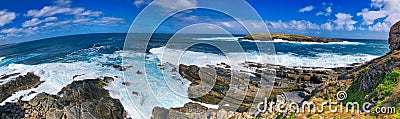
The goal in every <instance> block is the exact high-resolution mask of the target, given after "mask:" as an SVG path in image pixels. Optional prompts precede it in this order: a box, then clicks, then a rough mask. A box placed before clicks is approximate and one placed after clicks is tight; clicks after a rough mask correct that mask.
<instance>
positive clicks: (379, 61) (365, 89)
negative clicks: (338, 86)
mask: <svg viewBox="0 0 400 119" xmlns="http://www.w3.org/2000/svg"><path fill="white" fill-rule="evenodd" d="M399 27H400V22H397V23H396V24H395V25H394V26H392V28H391V31H390V37H389V43H390V49H391V50H392V51H391V52H389V53H387V54H386V55H384V56H381V57H379V58H376V59H373V60H371V61H369V62H367V63H365V64H363V65H361V66H359V67H357V68H356V69H354V70H351V71H349V72H348V73H344V74H342V75H341V76H340V77H339V79H340V80H354V81H353V83H352V85H351V87H350V88H349V90H348V91H347V92H348V93H349V94H351V95H352V94H355V93H357V94H358V96H350V98H349V99H348V101H360V100H359V98H363V99H365V100H362V101H371V100H373V101H371V102H377V100H379V99H382V98H383V99H384V98H386V97H388V98H389V97H390V95H385V96H383V97H382V96H380V95H377V94H376V92H377V90H376V89H377V88H379V87H382V86H389V84H383V83H384V82H387V81H386V80H394V81H389V82H393V83H395V84H397V82H396V80H397V79H393V78H395V75H396V71H397V72H398V71H399V70H400V51H399V50H398V49H399V48H400V47H399V45H400V41H399V40H400V37H399V35H398V34H396V33H397V32H398V30H399ZM392 75H394V76H392ZM381 84H383V85H381ZM395 84H393V85H395ZM395 90H398V89H396V88H395ZM388 91H389V92H393V91H391V90H390V89H388ZM399 95H400V94H399ZM386 102H387V101H386ZM396 104H397V103H396Z"/></svg>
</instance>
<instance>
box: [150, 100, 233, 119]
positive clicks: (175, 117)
mask: <svg viewBox="0 0 400 119" xmlns="http://www.w3.org/2000/svg"><path fill="white" fill-rule="evenodd" d="M232 116H233V112H232V113H229V112H228V111H226V110H224V109H208V108H207V107H204V106H202V105H200V104H197V103H192V102H189V103H186V104H185V105H184V106H183V107H180V108H171V109H166V108H162V107H155V108H153V112H152V118H153V119H227V118H230V117H232Z"/></svg>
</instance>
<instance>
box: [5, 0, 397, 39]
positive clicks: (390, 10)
mask: <svg viewBox="0 0 400 119" xmlns="http://www.w3.org/2000/svg"><path fill="white" fill-rule="evenodd" d="M231 1H232V0H231ZM152 2H153V3H152ZM202 2H203V3H202ZM236 2H237V1H235V0H233V1H232V2H230V1H228V2H225V3H224V4H218V5H220V6H221V7H224V8H230V10H231V11H233V12H243V13H246V11H241V10H242V8H243V7H246V6H242V5H236V4H234V3H236ZM246 2H248V3H249V4H250V5H251V7H253V8H254V9H255V10H256V11H257V12H258V14H260V16H261V17H262V20H263V22H264V23H265V24H266V26H267V27H268V29H269V30H270V32H279V33H293V34H303V35H312V36H322V37H335V38H360V39H386V38H387V34H388V31H389V28H390V26H391V25H392V24H394V23H395V22H396V21H398V20H400V7H399V6H400V0H357V1H354V2H349V1H348V0H300V1H299V0H247V1H246ZM201 4H214V3H204V1H200V0H199V1H198V0H158V1H156V2H155V1H153V0H57V1H51V0H39V1H33V0H12V1H11V0H7V1H1V2H0V44H4V43H13V42H24V41H30V40H37V39H42V38H48V37H54V36H64V35H71V34H86V33H126V32H128V30H129V27H130V25H131V23H132V22H133V21H134V19H135V17H136V16H137V15H138V14H139V13H140V12H141V11H142V10H143V9H144V8H146V7H148V6H150V5H151V6H152V7H154V8H155V9H154V10H155V11H154V15H158V16H160V17H163V16H167V15H171V14H173V15H172V16H171V17H169V18H168V19H167V20H165V21H164V22H162V24H161V25H160V26H159V28H158V29H157V30H156V32H160V33H174V32H176V31H178V30H180V29H182V28H184V27H185V26H188V25H191V24H196V23H211V24H216V25H218V26H220V27H221V28H224V29H226V30H227V31H229V32H231V33H235V34H237V33H246V32H245V31H244V30H241V26H240V24H238V23H237V22H235V20H234V19H232V18H231V17H229V16H227V15H226V14H223V13H219V12H215V11H212V10H207V9H191V10H186V11H182V12H179V13H175V12H176V11H177V10H180V9H183V8H188V7H192V8H196V7H198V6H200V5H201ZM152 13H153V12H152ZM240 19H243V21H244V22H247V23H249V24H252V25H254V26H257V25H260V23H259V21H257V20H252V19H245V18H240ZM147 20H149V22H148V23H151V22H150V21H151V20H152V18H147ZM148 23H147V24H146V23H145V22H141V24H142V25H141V28H137V29H145V28H146V27H147V26H148ZM254 28H255V29H256V28H257V27H254ZM205 31H207V29H205Z"/></svg>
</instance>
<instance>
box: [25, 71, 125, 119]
mask: <svg viewBox="0 0 400 119" xmlns="http://www.w3.org/2000/svg"><path fill="white" fill-rule="evenodd" d="M101 83H104V82H103V81H102V80H100V79H92V80H84V81H74V82H73V83H72V84H70V85H68V86H66V87H64V88H63V89H62V90H61V91H60V92H59V94H62V95H63V97H59V96H57V95H50V94H46V93H40V94H38V95H36V96H35V97H34V98H33V99H31V100H30V101H28V102H24V101H20V102H18V104H19V105H23V108H22V109H23V110H24V111H25V112H26V113H25V114H24V115H23V117H25V118H51V119H54V118H57V119H59V118H66V119H76V118H81V119H86V118H106V119H122V118H126V112H125V110H124V108H123V106H122V104H121V102H120V101H119V100H117V99H113V98H111V97H110V95H109V93H108V91H107V90H105V89H103V88H102V86H101V85H99V84H101Z"/></svg>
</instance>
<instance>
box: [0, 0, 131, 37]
mask: <svg viewBox="0 0 400 119" xmlns="http://www.w3.org/2000/svg"><path fill="white" fill-rule="evenodd" d="M102 14H103V12H101V11H92V10H86V9H85V8H83V7H72V6H71V1H70V0H57V1H55V2H54V4H53V5H50V6H43V7H42V8H41V9H33V10H28V12H27V13H26V14H25V16H28V17H33V18H32V19H30V20H27V21H25V22H23V23H22V24H21V27H13V28H4V29H1V30H0V35H1V36H2V38H0V39H12V38H15V37H20V36H29V35H32V34H36V33H49V32H53V31H57V30H74V29H68V28H72V27H71V26H87V25H93V26H102V25H103V26H104V25H107V26H115V25H118V24H122V23H125V19H122V18H117V17H112V16H110V17H103V16H102ZM54 15H57V16H61V15H62V16H63V17H59V18H60V19H59V18H57V17H55V16H54ZM2 16H7V17H4V18H7V19H8V20H3V21H2ZM15 16H16V14H15V13H11V12H7V11H6V10H3V11H0V26H2V24H1V23H4V24H6V22H7V23H9V22H11V21H12V20H13V19H15ZM4 24H3V25H4Z"/></svg>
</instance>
